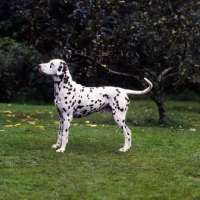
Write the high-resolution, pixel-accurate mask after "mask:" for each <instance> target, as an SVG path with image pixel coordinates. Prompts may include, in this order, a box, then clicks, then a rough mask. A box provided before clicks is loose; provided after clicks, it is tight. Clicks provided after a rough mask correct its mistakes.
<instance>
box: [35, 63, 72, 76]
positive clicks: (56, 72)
mask: <svg viewBox="0 0 200 200" xmlns="http://www.w3.org/2000/svg"><path fill="white" fill-rule="evenodd" d="M38 67H39V71H40V72H42V73H44V74H48V75H52V76H60V75H62V74H66V72H67V70H68V66H67V64H66V62H64V61H63V60H60V59H54V60H51V61H50V62H48V63H42V64H39V65H38Z"/></svg>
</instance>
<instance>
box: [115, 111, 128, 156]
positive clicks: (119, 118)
mask: <svg viewBox="0 0 200 200" xmlns="http://www.w3.org/2000/svg"><path fill="white" fill-rule="evenodd" d="M113 117H114V119H115V122H116V123H117V125H118V126H119V128H120V129H121V130H122V132H123V134H124V147H123V148H120V149H119V151H121V152H126V151H128V150H129V149H130V148H131V130H130V129H129V128H128V126H127V125H126V123H125V117H126V112H121V111H120V110H117V111H116V110H113Z"/></svg>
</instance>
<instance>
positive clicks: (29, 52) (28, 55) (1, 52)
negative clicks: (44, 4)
mask: <svg viewBox="0 0 200 200" xmlns="http://www.w3.org/2000/svg"><path fill="white" fill-rule="evenodd" d="M41 59H42V58H41V55H40V54H39V52H38V51H36V50H34V49H32V48H31V47H28V46H26V45H25V44H23V43H18V42H16V41H15V40H12V39H10V38H8V37H4V38H0V85H1V87H0V102H10V101H12V100H13V99H15V100H16V97H17V98H19V99H22V100H28V98H29V97H31V98H32V97H34V98H35V99H36V100H41V99H44V100H46V101H48V99H49V98H50V97H49V96H50V93H51V91H49V90H47V91H45V90H46V88H48V86H46V87H45V88H43V87H41V85H48V84H50V83H51V81H50V79H49V78H48V79H45V77H44V76H42V77H41V74H40V73H38V70H37V67H36V66H37V64H38V63H40V62H41ZM49 88H52V87H49Z"/></svg>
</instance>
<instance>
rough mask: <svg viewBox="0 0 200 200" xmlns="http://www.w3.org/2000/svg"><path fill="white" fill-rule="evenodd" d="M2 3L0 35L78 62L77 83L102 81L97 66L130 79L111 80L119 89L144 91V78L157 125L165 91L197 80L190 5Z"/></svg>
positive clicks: (194, 6)
mask: <svg viewBox="0 0 200 200" xmlns="http://www.w3.org/2000/svg"><path fill="white" fill-rule="evenodd" d="M3 2H4V4H2V5H4V6H5V7H6V5H9V6H10V8H11V12H10V18H9V17H7V18H6V19H7V20H8V19H9V20H8V21H9V23H6V22H7V20H4V21H3V22H2V26H1V27H2V28H1V29H2V34H3V33H7V32H10V31H6V30H11V29H12V31H11V32H10V33H11V34H13V33H14V36H15V37H16V38H18V39H22V38H23V40H26V41H28V42H29V43H31V44H32V45H34V46H35V47H36V48H37V49H39V50H40V51H43V52H51V53H52V55H54V56H56V57H60V58H61V57H62V58H64V59H65V60H68V61H71V62H73V63H76V62H77V64H78V66H79V68H78V69H76V70H74V71H75V72H76V74H81V75H83V76H81V77H82V78H83V77H86V76H85V74H87V76H90V77H103V75H102V74H105V71H104V73H102V69H101V70H99V67H100V68H102V64H104V66H106V67H107V69H108V68H109V69H112V70H115V71H118V72H125V73H126V74H129V75H130V76H127V77H124V76H116V78H115V81H116V84H120V86H123V87H127V85H128V86H129V87H133V86H132V85H134V86H135V88H137V89H141V88H144V87H145V85H144V82H143V77H147V78H149V79H150V80H151V81H152V82H153V85H154V88H153V90H152V91H151V92H150V93H149V96H150V97H151V98H152V99H153V100H154V101H155V102H156V104H157V105H158V109H159V114H160V119H161V120H163V119H164V118H165V117H166V112H165V106H164V102H163V93H164V91H165V88H166V87H167V88H169V87H171V86H173V87H175V86H176V85H177V84H179V83H181V82H183V81H184V80H185V79H188V80H189V81H191V82H196V81H197V80H199V76H198V74H199V73H198V72H199V62H200V61H199V53H200V49H199V41H200V38H199V37H200V35H199V29H200V27H199V26H200V9H199V2H196V1H194V0H182V1H180V0H178V1H173V0H169V1H164V0H161V1H157V0H152V1H146V0H145V1H144V0H142V1H129V0H127V1H119V0H110V1H94V0H90V1H89V0H88V1H74V0H71V1H66V0H57V1H50V0H40V1H36V0H31V1H22V0H17V1H13V0H10V1H9V2H7V1H3ZM3 16H5V15H3ZM89 57H90V58H93V61H92V59H89ZM94 61H97V62H94ZM97 63H100V65H98V64H97ZM83 69H84V70H83ZM105 69H106V68H105ZM105 69H104V70H105ZM106 78H108V77H106ZM83 81H84V80H83Z"/></svg>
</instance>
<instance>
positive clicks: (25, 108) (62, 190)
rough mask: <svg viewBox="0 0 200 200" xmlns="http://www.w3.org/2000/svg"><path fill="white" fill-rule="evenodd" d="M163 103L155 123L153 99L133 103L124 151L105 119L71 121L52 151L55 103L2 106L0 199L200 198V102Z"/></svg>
mask: <svg viewBox="0 0 200 200" xmlns="http://www.w3.org/2000/svg"><path fill="white" fill-rule="evenodd" d="M165 104H166V107H167V114H168V121H167V123H165V124H164V125H162V126H161V125H159V124H157V119H158V115H157V108H156V106H155V104H154V103H153V102H152V101H144V100H142V101H139V100H137V101H132V102H131V106H130V109H129V112H128V115H127V124H128V125H129V127H130V129H131V130H132V149H131V150H130V151H129V152H127V153H120V152H118V149H119V148H120V147H122V146H123V142H124V139H123V135H122V134H121V132H120V130H119V129H118V127H117V125H115V123H114V121H113V119H112V117H111V115H110V114H108V115H107V114H105V113H101V112H100V113H95V114H93V115H90V116H88V117H85V118H81V119H74V120H73V122H72V125H71V129H70V137H69V144H68V146H67V149H66V152H65V153H56V152H55V150H54V149H51V146H52V144H53V143H55V142H56V138H57V130H58V125H57V124H54V122H56V121H58V116H57V113H56V111H55V108H54V106H50V105H49V106H44V105H40V106H36V105H20V104H10V105H9V104H0V147H1V149H0V200H13V199H14V200H15V199H16V200H18V199H20V200H21V199H22V200H25V199H28V200H32V199H33V200H35V199H39V200H40V199H45V200H46V199H49V200H51V199H64V200H66V199H80V200H82V199H87V200H88V199H105V200H107V199H108V200H113V199H120V200H121V199H127V200H130V199H134V200H143V199H144V200H146V199H152V200H155V199H160V200H163V199H167V200H168V199H178V200H179V199H188V200H191V199H195V200H197V199H200V192H199V191H200V190H199V188H200V132H199V121H200V104H199V103H198V102H173V101H168V102H165ZM86 120H89V121H90V124H96V125H97V126H96V127H91V126H88V125H86V123H85V121H86ZM34 123H35V124H34Z"/></svg>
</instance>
